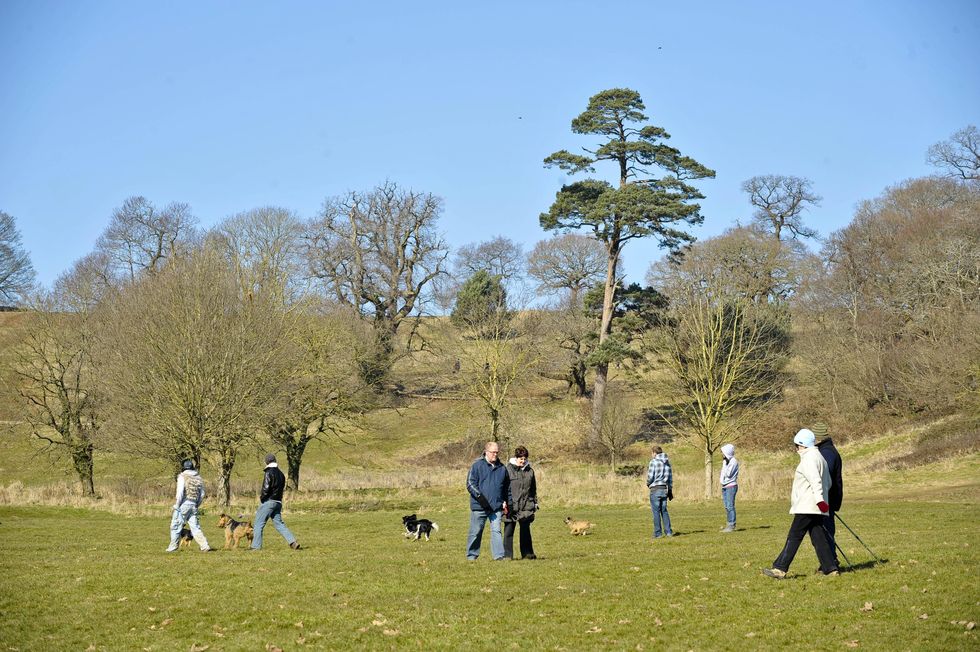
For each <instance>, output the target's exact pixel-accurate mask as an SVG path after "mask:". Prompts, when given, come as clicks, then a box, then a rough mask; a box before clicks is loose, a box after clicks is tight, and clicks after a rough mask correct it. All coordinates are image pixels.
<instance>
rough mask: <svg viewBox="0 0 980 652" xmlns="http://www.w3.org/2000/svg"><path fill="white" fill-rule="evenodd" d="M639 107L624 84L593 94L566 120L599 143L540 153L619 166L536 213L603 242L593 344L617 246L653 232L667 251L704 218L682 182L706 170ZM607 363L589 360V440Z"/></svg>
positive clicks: (548, 162)
mask: <svg viewBox="0 0 980 652" xmlns="http://www.w3.org/2000/svg"><path fill="white" fill-rule="evenodd" d="M645 108H646V107H645V106H644V105H643V100H642V99H641V98H640V94H639V93H637V92H636V91H634V90H631V89H628V88H613V89H609V90H605V91H602V92H601V93H598V94H596V95H593V96H592V97H591V98H590V99H589V105H588V108H587V109H586V110H585V112H584V113H582V114H581V115H579V116H578V117H577V118H575V119H574V120H572V132H574V133H577V134H588V135H595V136H598V137H600V138H601V139H602V140H601V142H600V143H599V146H598V147H597V148H596V149H595V150H589V149H584V151H585V155H581V154H572V153H571V152H569V151H567V150H561V151H559V152H555V153H554V154H552V155H551V156H549V157H548V158H546V159H545V160H544V163H545V166H547V167H552V166H557V167H559V168H561V169H562V170H566V171H568V172H569V173H572V174H576V173H580V172H590V173H594V172H595V168H594V167H593V165H594V164H595V163H598V162H599V161H610V162H612V163H614V164H617V166H618V170H617V171H618V172H619V185H618V186H614V185H612V184H611V183H609V182H607V181H603V180H599V179H594V178H590V179H584V180H582V181H577V182H575V183H571V184H568V185H565V186H562V189H561V190H559V191H558V193H557V196H556V197H555V202H554V203H553V204H552V205H551V208H550V209H549V211H548V212H547V213H542V214H541V226H542V228H544V229H545V230H549V231H550V230H564V231H572V230H578V229H584V228H588V229H591V230H592V232H593V233H594V234H595V237H596V239H598V240H599V241H601V242H602V243H603V245H604V246H605V248H606V280H605V291H604V295H603V303H602V319H601V320H600V325H599V347H600V349H601V347H602V346H603V345H604V344H605V343H606V341H607V340H608V339H609V334H610V330H611V326H612V319H613V303H614V301H613V295H614V293H615V290H616V284H617V281H618V279H617V278H616V266H617V263H618V262H619V256H620V253H621V252H622V250H623V247H624V246H625V245H626V243H627V242H628V241H630V240H632V239H634V238H647V237H654V238H656V239H657V240H658V241H659V242H660V246H661V247H663V248H665V249H667V250H668V251H670V252H671V253H674V252H676V251H678V250H679V249H680V248H681V247H683V246H684V245H686V244H688V243H690V242H693V241H694V237H693V236H692V235H690V234H689V233H688V232H687V231H685V230H684V228H685V227H687V226H693V225H696V224H700V223H701V222H702V221H703V220H704V218H703V217H702V216H701V212H700V211H701V207H700V206H699V205H698V204H697V203H694V201H693V200H696V199H703V198H704V195H702V194H701V193H700V192H699V191H698V189H697V188H695V187H693V186H691V185H690V184H689V183H687V182H688V181H691V180H693V179H703V178H706V177H714V176H715V173H714V171H713V170H710V169H708V168H707V167H705V166H703V165H701V164H700V163H698V162H697V161H695V160H694V159H692V158H690V157H688V156H684V155H683V154H681V152H680V151H678V150H677V149H675V148H673V147H671V146H669V145H667V144H666V141H667V139H669V138H670V134H668V133H667V132H666V131H665V130H664V129H662V128H661V127H656V126H654V125H649V124H647V125H645V124H644V123H646V121H647V120H648V118H647V116H646V115H644V114H643V110H644V109H645ZM655 173H656V174H655ZM658 174H659V175H660V176H657V175H658ZM598 358H599V359H600V360H601V359H602V356H601V355H600V356H598ZM608 371H609V364H608V362H602V361H600V362H599V363H598V364H597V365H596V379H595V389H594V391H593V396H592V437H593V441H595V440H596V439H597V438H598V434H599V430H600V428H601V426H602V411H603V404H604V401H605V391H606V377H607V375H608Z"/></svg>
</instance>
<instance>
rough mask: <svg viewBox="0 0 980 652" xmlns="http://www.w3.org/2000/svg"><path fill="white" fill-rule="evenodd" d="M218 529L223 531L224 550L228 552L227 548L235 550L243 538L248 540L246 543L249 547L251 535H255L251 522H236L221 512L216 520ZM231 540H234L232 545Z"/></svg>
mask: <svg viewBox="0 0 980 652" xmlns="http://www.w3.org/2000/svg"><path fill="white" fill-rule="evenodd" d="M218 527H223V528H224V529H225V550H228V549H229V548H237V547H238V542H239V541H241V540H242V539H243V538H245V539H248V542H249V544H250V545H251V543H252V535H253V534H254V533H255V529H254V528H253V527H252V522H251V521H236V520H235V519H233V518H232V517H230V516H228V515H227V514H225V513H224V512H222V513H221V518H219V519H218ZM232 540H234V544H233V543H232Z"/></svg>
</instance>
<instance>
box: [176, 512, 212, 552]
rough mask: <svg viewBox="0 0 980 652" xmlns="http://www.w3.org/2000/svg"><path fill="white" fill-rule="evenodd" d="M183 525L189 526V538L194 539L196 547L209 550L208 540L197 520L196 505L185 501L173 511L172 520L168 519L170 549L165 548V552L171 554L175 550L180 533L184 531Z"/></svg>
mask: <svg viewBox="0 0 980 652" xmlns="http://www.w3.org/2000/svg"><path fill="white" fill-rule="evenodd" d="M184 523H187V524H188V525H189V526H190V528H191V536H193V537H194V541H196V542H197V545H199V546H201V550H207V549H208V548H210V546H209V545H208V540H207V538H206V537H205V536H204V532H203V531H202V530H201V524H200V523H199V522H198V520H197V505H195V504H194V503H192V502H190V501H185V502H183V503H181V505H180V507H178V508H177V509H175V510H174V515H173V518H171V519H170V547H169V548H167V552H173V551H174V550H176V549H177V544H178V543H180V531H181V530H182V529H184Z"/></svg>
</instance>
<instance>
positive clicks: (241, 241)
mask: <svg viewBox="0 0 980 652" xmlns="http://www.w3.org/2000/svg"><path fill="white" fill-rule="evenodd" d="M301 235H302V223H301V222H300V220H299V219H298V218H297V217H296V215H295V214H294V213H293V212H291V211H289V210H286V209H285V208H277V207H274V206H267V207H263V208H256V209H253V210H250V211H245V212H244V213H239V214H238V215H235V216H234V217H230V218H228V219H227V220H225V221H224V222H222V223H221V224H219V225H218V226H217V227H216V228H215V229H214V230H213V231H212V232H211V233H210V234H209V237H210V239H211V240H212V241H213V242H214V243H215V244H216V246H217V247H218V250H219V251H220V252H221V253H222V255H224V256H225V258H226V259H227V260H228V262H229V264H230V265H231V266H232V268H233V269H234V270H235V272H236V273H237V274H238V277H239V283H240V285H241V287H242V288H243V290H244V291H245V292H246V293H247V294H248V295H249V296H254V295H255V294H259V293H264V294H266V295H267V296H269V297H270V298H271V299H272V300H273V301H275V302H276V303H278V304H280V305H286V304H288V303H290V302H291V301H293V300H295V299H296V298H297V295H298V293H299V290H300V287H299V282H298V278H299V274H300V269H301V259H300V247H301V244H302V242H301Z"/></svg>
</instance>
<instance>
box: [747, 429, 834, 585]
mask: <svg viewBox="0 0 980 652" xmlns="http://www.w3.org/2000/svg"><path fill="white" fill-rule="evenodd" d="M793 443H794V444H796V452H797V453H799V455H800V463H799V465H798V466H797V467H796V475H795V476H794V477H793V496H792V501H791V505H790V509H789V513H790V514H793V523H792V525H790V526H789V534H787V535H786V545H785V546H784V547H783V551H782V552H781V553H779V556H778V557H776V561H774V562H773V564H772V568H766V569H764V570H763V571H762V573H763V575H766V576H768V577H773V578H776V579H782V578H784V577H786V572H787V571H788V570H789V565H790V564H792V563H793V557H795V556H796V551H797V550H798V549H799V547H800V543H802V542H803V537H804V536H805V535H807V534H809V535H810V542H811V543H812V544H813V548H814V549H815V550H816V551H817V559H819V560H820V572H822V573H823V574H824V575H838V574H839V569H838V568H837V562H836V561H834V551H833V550H831V548H830V542H829V540H828V538H827V533H826V532H825V531H824V529H823V517H824V514H826V513H827V512H828V511H830V506H829V505H828V504H827V495H828V492H829V491H830V471H829V469H828V468H827V461H826V460H824V458H823V455H821V454H820V451H819V450H818V449H817V441H816V436H814V434H813V432H812V431H810V430H807V429H806V428H804V429H802V430H800V431H799V432H798V433H796V436H795V437H794V438H793Z"/></svg>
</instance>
